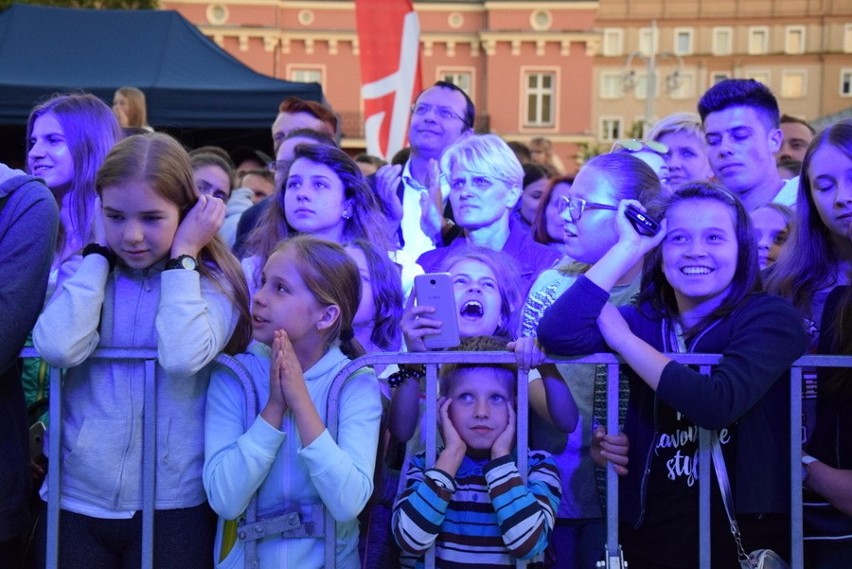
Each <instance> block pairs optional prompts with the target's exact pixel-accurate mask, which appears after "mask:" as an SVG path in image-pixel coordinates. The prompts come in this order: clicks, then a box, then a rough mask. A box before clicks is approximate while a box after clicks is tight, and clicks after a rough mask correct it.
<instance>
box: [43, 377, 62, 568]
mask: <svg viewBox="0 0 852 569" xmlns="http://www.w3.org/2000/svg"><path fill="white" fill-rule="evenodd" d="M61 383H62V370H60V369H59V368H55V367H51V368H50V392H49V393H51V394H52V397H50V399H49V400H48V405H49V410H50V437H49V441H50V442H49V444H48V447H49V448H48V451H47V452H48V454H47V455H48V456H49V457H50V460H48V463H47V496H48V500H47V548H46V550H45V565H46V566H47V567H59V504H60V498H61V496H60V489H59V477H60V468H61V462H62V461H61V460H59V456H60V454H59V453H60V449H61V442H62V397H61V393H62V386H61Z"/></svg>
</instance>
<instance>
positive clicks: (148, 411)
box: [142, 360, 157, 569]
mask: <svg viewBox="0 0 852 569" xmlns="http://www.w3.org/2000/svg"><path fill="white" fill-rule="evenodd" d="M156 364H157V362H156V360H145V397H144V399H143V401H144V403H143V406H142V444H143V445H144V446H143V447H142V476H143V480H146V481H150V482H148V483H146V484H142V543H143V544H144V547H143V548H142V567H143V569H153V567H154V501H155V498H156V495H157V375H156Z"/></svg>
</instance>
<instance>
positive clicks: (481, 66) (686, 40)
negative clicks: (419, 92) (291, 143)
mask: <svg viewBox="0 0 852 569" xmlns="http://www.w3.org/2000/svg"><path fill="white" fill-rule="evenodd" d="M162 7H163V8H167V9H175V10H178V11H179V12H181V13H182V14H183V15H184V16H185V17H186V18H187V19H188V20H189V21H191V22H192V23H194V24H195V25H197V26H198V28H199V29H200V30H201V32H202V33H204V34H205V35H206V36H208V37H210V38H212V39H213V40H214V41H215V42H216V43H217V44H218V45H220V46H221V47H223V48H224V49H225V50H226V51H228V52H229V53H230V54H232V55H233V56H234V57H236V58H237V59H239V60H240V61H242V62H243V63H245V64H246V65H248V66H249V67H251V68H253V69H255V70H256V71H258V72H260V73H264V74H266V75H270V76H273V77H277V78H281V79H288V80H293V81H317V82H319V83H321V84H322V86H323V91H324V93H325V96H326V98H327V100H328V102H329V104H330V105H331V106H332V107H333V108H334V109H335V110H336V111H337V112H338V113H339V114H340V116H341V118H342V119H343V120H342V125H343V126H342V131H343V139H342V142H341V144H342V145H343V147H344V148H346V149H347V150H349V151H351V152H357V151H360V150H363V148H364V146H365V144H364V138H363V136H364V135H363V113H362V111H363V104H362V100H361V96H360V64H359V60H358V56H359V42H358V35H357V31H356V27H355V4H354V1H352V0H349V1H339V0H312V1H302V0H218V1H217V0H167V1H164V2H163V3H162ZM414 7H415V10H416V11H417V12H418V16H419V19H420V28H421V36H420V43H421V73H422V79H423V84H424V86H426V85H429V84H431V83H433V82H434V81H437V80H439V79H445V80H450V81H452V82H453V83H456V84H457V85H459V86H461V87H462V88H463V89H465V90H466V91H467V92H468V94H469V95H470V96H471V98H472V99H473V100H474V102H475V103H476V107H477V114H478V118H477V124H476V127H477V130H478V131H480V132H494V133H496V134H499V135H501V136H503V137H504V138H505V139H506V140H518V141H521V142H528V141H529V140H531V139H532V138H535V137H546V138H549V139H550V140H551V141H552V142H553V143H554V148H555V150H556V153H557V154H558V155H559V156H560V157H561V158H562V160H563V162H565V164H566V167H567V169H568V170H569V171H570V170H575V169H576V168H577V164H578V162H577V160H576V156H577V153H578V150H579V147H580V145H592V146H595V145H599V149H600V150H606V149H607V148H608V145H609V144H611V142H612V141H613V140H617V139H619V138H625V137H631V136H641V135H642V132H643V131H644V129H645V128H646V127H647V125H648V124H653V122H654V121H655V120H657V119H659V118H660V117H663V116H666V115H668V114H670V113H672V112H676V111H684V110H688V111H694V110H695V107H696V103H697V101H698V98H699V97H700V96H701V93H703V92H704V90H705V89H707V87H709V86H710V85H712V84H714V83H716V82H717V81H720V80H721V79H724V78H728V77H739V78H742V77H750V78H755V79H758V80H760V81H762V82H764V83H766V84H767V85H768V86H769V87H770V88H771V89H772V91H773V92H774V93H775V94H776V96H777V97H778V100H779V103H780V105H781V109H782V111H783V112H786V113H788V114H791V115H795V116H798V117H802V118H804V119H806V120H809V121H814V122H817V123H819V119H820V118H822V117H827V116H830V115H835V114H837V113H841V112H844V111H848V110H849V109H850V108H852V0H807V1H802V0H678V1H676V2H666V1H663V0H598V1H572V0H567V1H544V2H539V1H534V0H480V1H471V0H444V1H429V0H420V1H415V2H414ZM376 33H381V30H378V29H377V30H376ZM649 71H650V73H649ZM649 77H651V78H653V80H652V81H649ZM649 93H653V95H654V96H652V97H649ZM273 117H274V109H271V110H270V123H271V121H272V119H273Z"/></svg>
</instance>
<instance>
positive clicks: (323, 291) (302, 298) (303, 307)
mask: <svg viewBox="0 0 852 569" xmlns="http://www.w3.org/2000/svg"><path fill="white" fill-rule="evenodd" d="M360 289H361V287H360V278H359V274H358V267H357V265H356V264H355V262H354V261H353V260H352V259H351V258H349V256H348V255H347V254H346V252H345V251H344V250H343V248H342V247H340V246H339V245H337V244H335V243H332V242H329V241H325V240H322V239H318V238H316V237H313V236H307V235H302V236H298V237H293V238H291V239H288V240H285V241H283V242H281V244H279V245H278V247H276V248H275V249H274V250H273V251H272V254H271V255H270V256H269V259H268V260H267V261H266V264H265V265H264V267H263V272H262V277H261V287H260V289H259V290H258V291H257V292H256V293H255V295H254V300H253V304H252V326H253V333H254V339H255V340H257V342H256V343H253V344H252V346H251V347H250V349H249V351H248V353H245V354H242V355H240V356H238V359H239V360H240V361H241V362H242V363H243V365H245V366H246V368H247V369H248V370H249V372H250V374H251V376H252V378H253V380H254V382H255V389H256V390H257V394H258V400H259V401H260V402H262V403H263V408H262V410H261V411H260V414H259V415H258V416H257V417H246V416H245V403H244V395H243V392H242V388H241V387H240V385H239V383H238V382H237V380H236V378H234V377H232V376H231V374H230V373H229V372H226V371H223V370H217V371H214V373H213V377H212V379H211V383H210V390H209V392H208V396H207V415H206V425H205V437H206V446H205V449H206V455H205V463H204V486H205V488H206V490H207V495H208V497H209V499H210V504H211V506H212V507H213V509H214V510H215V511H216V512H217V513H218V514H219V529H218V533H217V536H216V547H215V550H214V551H215V553H214V555H215V561H216V564H217V567H243V565H244V546H243V542H242V541H238V540H237V539H236V532H235V529H236V527H235V524H238V523H239V519H240V516H241V515H242V514H243V512H244V511H245V509H246V507H247V505H248V503H249V501H250V500H251V497H252V495H254V493H255V492H257V493H258V502H257V505H258V514H259V517H261V518H263V517H265V516H266V517H274V516H275V515H276V514H277V513H281V512H282V511H291V512H292V511H298V512H299V513H300V519H302V520H303V521H306V520H307V518H311V519H313V521H314V522H315V525H317V526H321V524H322V518H321V517H315V516H318V515H320V514H319V513H318V511H319V512H321V510H322V508H317V507H318V506H324V507H325V508H327V509H328V510H329V511H330V513H331V515H332V516H333V517H334V519H335V520H336V522H337V532H336V538H337V549H336V552H337V553H336V564H335V567H340V568H347V569H350V568H351V569H354V568H357V567H360V563H359V559H358V550H357V545H358V521H357V516H358V514H359V513H360V512H361V510H362V509H363V508H364V506H365V505H366V503H367V500H368V499H369V498H370V495H371V494H372V491H373V471H374V467H375V461H376V445H377V443H378V437H379V422H380V419H381V413H382V405H381V399H380V394H379V384H378V382H377V381H376V376H375V374H374V373H373V372H372V370H369V369H362V370H359V371H357V372H355V373H354V374H352V376H350V377H349V378H348V379H347V380H346V384H345V386H344V388H343V390H342V392H341V394H340V403H339V405H340V413H339V427H338V436H337V440H336V441H335V440H334V439H332V437H331V435H330V434H329V432H328V430H327V429H326V425H325V421H326V406H327V398H328V393H329V389H330V387H331V384H332V381H333V379H334V378H335V377H336V376H337V374H338V372H339V371H340V370H341V369H342V368H343V367H344V366H345V365H346V364H347V363H349V361H350V358H355V357H357V356H359V355H362V354H363V349H362V348H361V346H360V344H358V342H357V340H355V339H354V332H353V329H352V318H353V316H354V315H355V312H356V310H357V308H358V301H359V297H360ZM247 421H248V422H249V423H250V426H249V427H248V429H246V427H245V425H246V422H247ZM303 529H304V527H303ZM258 556H259V558H260V567H263V568H267V567H268V568H272V567H300V568H305V569H307V568H309V567H310V568H313V567H322V566H324V562H325V554H324V542H323V538H322V537H288V536H286V535H281V534H273V535H268V536H266V537H264V538H263V539H260V540H259V542H258Z"/></svg>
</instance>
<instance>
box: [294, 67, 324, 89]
mask: <svg viewBox="0 0 852 569" xmlns="http://www.w3.org/2000/svg"><path fill="white" fill-rule="evenodd" d="M290 81H298V82H299V83H319V84H320V85H322V82H323V81H322V69H316V68H292V69H290Z"/></svg>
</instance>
